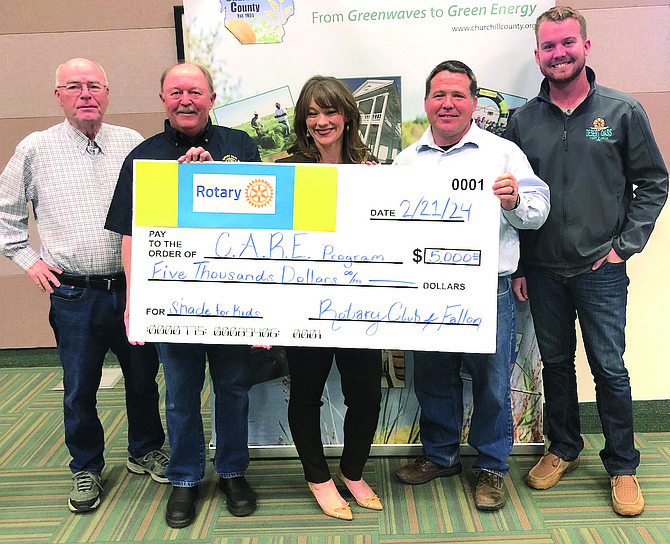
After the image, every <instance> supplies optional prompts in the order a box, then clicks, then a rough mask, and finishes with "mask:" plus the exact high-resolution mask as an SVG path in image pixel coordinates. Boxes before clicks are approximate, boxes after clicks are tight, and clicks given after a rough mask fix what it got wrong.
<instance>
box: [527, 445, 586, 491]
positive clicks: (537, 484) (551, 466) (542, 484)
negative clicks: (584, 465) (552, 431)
mask: <svg viewBox="0 0 670 544" xmlns="http://www.w3.org/2000/svg"><path fill="white" fill-rule="evenodd" d="M578 466H579V457H577V459H575V460H574V461H564V460H563V459H561V458H560V457H558V456H557V455H554V454H553V453H549V452H547V453H545V454H544V455H543V456H542V459H540V460H539V461H538V463H537V464H536V465H535V466H534V467H533V468H531V469H530V472H529V473H528V477H527V478H526V483H527V484H528V485H529V486H530V487H532V488H534V489H549V488H550V487H554V486H555V485H556V484H557V483H558V481H559V480H560V479H561V476H563V474H567V473H568V472H572V471H573V470H575V469H576V468H577V467H578Z"/></svg>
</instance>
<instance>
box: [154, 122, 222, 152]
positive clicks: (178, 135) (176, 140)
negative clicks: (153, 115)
mask: <svg viewBox="0 0 670 544" xmlns="http://www.w3.org/2000/svg"><path fill="white" fill-rule="evenodd" d="M164 127H165V136H166V138H167V139H168V141H169V142H170V143H171V144H173V145H175V146H188V147H192V146H204V147H206V145H207V144H209V142H211V141H212V136H214V125H213V124H212V120H211V119H208V120H207V125H206V126H205V128H204V130H203V131H202V132H201V133H200V134H198V135H197V136H196V137H195V138H193V139H190V138H189V137H188V136H186V134H184V133H183V132H179V131H178V130H177V129H175V128H173V127H172V125H171V124H170V121H169V120H168V119H166V120H165V125H164Z"/></svg>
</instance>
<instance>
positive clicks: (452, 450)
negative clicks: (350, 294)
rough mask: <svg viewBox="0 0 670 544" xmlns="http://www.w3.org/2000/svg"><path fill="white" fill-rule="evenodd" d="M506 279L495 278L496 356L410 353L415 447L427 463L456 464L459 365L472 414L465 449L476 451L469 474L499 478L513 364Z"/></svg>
mask: <svg viewBox="0 0 670 544" xmlns="http://www.w3.org/2000/svg"><path fill="white" fill-rule="evenodd" d="M510 283H511V282H510V278H509V276H501V277H499V278H498V328H497V336H496V352H495V353H494V354H479V353H447V352H435V351H415V352H414V390H415V392H416V396H417V398H418V399H419V404H420V405H421V417H420V420H419V423H420V427H421V429H420V430H421V443H422V444H423V453H424V455H425V456H426V457H427V458H428V459H429V460H431V461H433V462H435V463H438V464H440V465H443V466H451V465H454V464H456V463H457V462H458V460H459V446H460V442H461V430H462V427H463V380H462V379H461V375H460V369H461V363H462V364H463V365H464V366H465V368H466V369H467V371H468V372H469V373H470V376H471V377H472V396H473V402H474V409H473V412H472V420H471V422H470V433H469V435H468V443H469V444H470V445H471V446H472V447H473V448H475V449H476V450H477V454H478V455H477V460H476V461H475V464H474V466H473V468H474V469H475V470H479V469H483V470H487V471H489V472H493V473H495V474H498V475H499V476H504V475H505V474H506V473H507V472H508V470H509V466H508V464H507V456H508V455H509V454H510V452H511V451H512V446H513V445H514V426H513V423H512V407H511V397H510V395H511V391H510V377H511V371H512V365H513V364H514V360H513V355H514V345H515V344H514V341H515V338H516V315H515V310H514V298H513V295H512V289H511V284H510Z"/></svg>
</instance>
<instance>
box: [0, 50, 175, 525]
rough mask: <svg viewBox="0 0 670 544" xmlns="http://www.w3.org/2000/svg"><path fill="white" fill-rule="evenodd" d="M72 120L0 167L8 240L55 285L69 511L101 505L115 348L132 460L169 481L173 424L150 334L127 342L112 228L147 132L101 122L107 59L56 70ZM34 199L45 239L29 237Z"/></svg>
mask: <svg viewBox="0 0 670 544" xmlns="http://www.w3.org/2000/svg"><path fill="white" fill-rule="evenodd" d="M55 95H56V100H57V101H58V103H59V105H60V106H61V107H62V108H63V111H64V113H65V117H66V119H65V121H64V122H62V123H60V124H58V125H56V126H53V127H51V128H49V129H47V130H44V131H41V132H34V133H32V134H30V135H29V136H28V137H26V138H25V139H24V140H23V141H22V142H20V143H19V145H18V146H17V147H16V151H15V153H14V155H13V156H12V158H11V159H10V161H9V163H8V164H7V166H6V168H5V170H4V171H3V172H2V174H1V175H0V248H1V249H2V252H3V254H4V255H5V256H6V257H7V258H9V259H11V260H13V261H14V262H15V263H16V264H17V265H18V266H20V267H21V268H22V269H23V270H24V271H25V272H26V273H27V274H28V275H29V276H30V278H31V279H32V280H33V281H34V282H35V284H36V285H37V287H38V288H39V289H41V290H42V291H43V292H48V293H49V295H50V297H51V310H50V312H49V322H50V323H51V326H52V328H53V330H54V334H55V336H56V343H57V345H58V352H59V355H60V360H61V364H62V366H63V384H64V386H65V394H64V399H63V407H64V423H65V425H64V426H65V444H66V445H67V447H68V449H69V451H70V455H71V457H72V460H71V462H70V469H71V470H72V473H73V477H72V478H73V482H72V489H71V491H70V495H69V498H68V507H69V508H70V510H71V511H72V512H86V511H89V510H93V509H94V508H97V506H98V505H99V504H100V492H101V491H102V484H101V477H100V474H101V472H102V469H103V466H104V463H105V462H104V458H103V452H104V447H105V446H104V432H103V428H102V424H101V423H100V419H99V418H98V414H97V410H96V394H97V390H98V386H99V385H100V378H101V375H102V364H103V360H104V358H105V355H106V353H107V351H108V350H110V349H111V350H112V352H114V354H116V356H117V357H118V360H119V363H120V364H121V368H122V370H123V375H124V378H125V388H126V409H127V414H128V443H129V444H128V452H129V457H128V461H127V463H126V466H127V468H128V470H129V471H131V472H133V473H136V474H149V475H150V476H151V477H152V478H153V479H154V480H155V481H157V482H160V483H167V482H168V481H167V478H166V477H165V467H166V466H167V463H168V460H169V458H168V456H167V454H166V453H165V452H164V451H163V450H162V449H161V448H162V446H163V443H164V441H165V433H164V431H163V426H162V424H161V420H160V414H159V411H158V386H157V384H156V374H157V372H158V358H157V355H156V351H155V348H154V346H131V345H130V344H129V343H128V339H127V337H126V333H125V327H124V322H123V314H124V310H125V277H124V274H123V267H122V261H121V236H120V235H117V234H115V233H112V232H109V231H107V230H105V229H104V224H105V218H106V216H107V209H108V208H109V203H110V201H111V199H112V195H113V193H114V188H115V186H116V181H117V178H118V175H119V169H120V168H121V164H122V163H123V160H124V159H125V157H126V155H127V154H128V153H129V152H130V151H131V150H132V149H133V148H134V147H135V146H136V145H137V144H139V143H140V142H141V141H142V136H140V134H139V133H137V132H135V131H134V130H130V129H128V128H124V127H117V126H113V125H108V124H104V123H103V122H102V118H103V116H104V114H105V110H106V109H107V105H108V103H109V87H108V85H107V76H106V75H105V72H104V70H103V69H102V67H101V66H100V65H98V64H97V63H95V62H92V61H90V60H88V59H83V58H75V59H71V60H69V61H67V62H65V63H64V64H61V65H60V66H59V67H58V70H57V71H56V84H55ZM29 202H30V203H32V206H33V210H34V213H35V218H36V220H37V228H38V231H39V234H40V239H41V248H40V251H39V252H37V251H35V250H34V249H32V248H31V246H30V245H29V242H28V203H29Z"/></svg>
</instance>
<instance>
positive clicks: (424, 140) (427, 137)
mask: <svg viewBox="0 0 670 544" xmlns="http://www.w3.org/2000/svg"><path fill="white" fill-rule="evenodd" d="M481 133H482V129H480V128H479V127H478V126H477V124H476V123H474V122H470V128H469V129H468V131H467V132H466V133H465V134H464V135H463V137H462V138H461V139H460V140H459V141H458V143H456V144H454V145H453V147H451V148H449V149H448V150H447V151H445V150H444V149H442V148H441V147H440V146H439V145H437V144H436V143H435V139H434V138H433V131H432V129H431V127H430V126H429V127H428V128H427V129H426V131H425V132H424V133H423V134H422V135H421V138H419V141H418V142H417V147H416V150H417V151H418V152H421V151H427V150H429V149H432V150H434V151H439V152H440V153H452V152H455V151H457V150H459V149H462V148H464V147H466V146H474V147H479V142H480V140H481Z"/></svg>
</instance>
